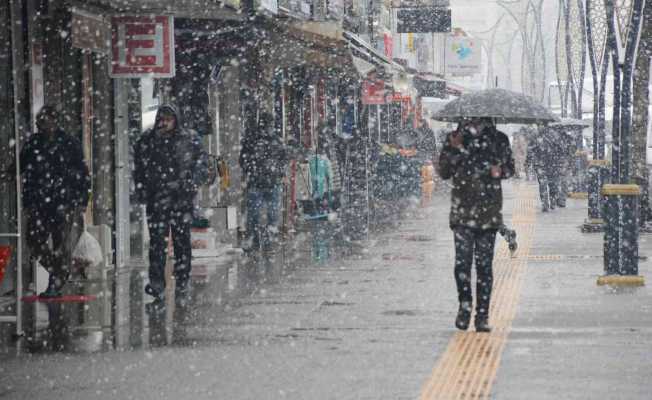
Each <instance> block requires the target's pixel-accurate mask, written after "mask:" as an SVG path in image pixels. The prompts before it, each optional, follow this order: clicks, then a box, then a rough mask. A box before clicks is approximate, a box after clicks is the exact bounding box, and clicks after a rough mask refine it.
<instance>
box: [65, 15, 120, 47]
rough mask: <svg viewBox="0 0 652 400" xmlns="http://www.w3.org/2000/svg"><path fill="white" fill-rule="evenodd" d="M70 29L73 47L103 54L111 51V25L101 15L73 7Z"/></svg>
mask: <svg viewBox="0 0 652 400" xmlns="http://www.w3.org/2000/svg"><path fill="white" fill-rule="evenodd" d="M70 29H71V39H72V46H73V47H76V48H78V49H84V50H90V51H93V52H96V53H102V54H106V53H108V52H109V33H110V32H111V26H110V25H109V23H108V22H107V21H105V20H104V18H102V17H100V16H99V15H94V14H90V13H88V12H85V11H82V10H79V9H77V8H74V7H73V9H72V18H71V24H70Z"/></svg>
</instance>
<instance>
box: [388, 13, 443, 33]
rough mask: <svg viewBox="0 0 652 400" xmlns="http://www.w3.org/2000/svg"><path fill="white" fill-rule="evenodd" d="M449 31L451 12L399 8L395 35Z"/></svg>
mask: <svg viewBox="0 0 652 400" xmlns="http://www.w3.org/2000/svg"><path fill="white" fill-rule="evenodd" d="M450 31H451V10H450V8H443V7H415V8H399V9H398V11H397V13H396V32H397V33H431V32H450Z"/></svg>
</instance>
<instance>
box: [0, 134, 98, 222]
mask: <svg viewBox="0 0 652 400" xmlns="http://www.w3.org/2000/svg"><path fill="white" fill-rule="evenodd" d="M20 169H21V175H22V181H21V182H22V186H23V206H24V207H25V208H26V209H27V210H30V209H37V210H39V211H40V212H42V213H45V214H46V215H53V213H54V212H56V211H57V210H59V211H62V210H74V209H76V208H78V207H82V208H85V207H86V205H87V204H88V198H89V191H90V188H91V181H90V176H89V173H88V168H87V167H86V164H85V163H84V153H83V151H82V146H81V143H80V142H79V140H77V139H75V138H74V137H72V136H70V135H67V134H66V133H65V132H64V131H63V130H61V129H57V131H56V132H55V134H54V137H53V138H49V137H48V135H46V134H43V133H37V134H35V135H32V136H31V137H30V138H29V139H28V140H27V143H25V146H24V147H23V148H22V150H21V152H20ZM14 171H15V165H14V166H12V167H10V168H9V172H10V173H13V172H14Z"/></svg>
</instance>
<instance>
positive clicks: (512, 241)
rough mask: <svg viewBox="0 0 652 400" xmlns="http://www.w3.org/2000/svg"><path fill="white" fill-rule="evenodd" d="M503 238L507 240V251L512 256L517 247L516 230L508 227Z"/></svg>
mask: <svg viewBox="0 0 652 400" xmlns="http://www.w3.org/2000/svg"><path fill="white" fill-rule="evenodd" d="M505 240H507V247H509V253H510V254H511V256H512V257H514V256H515V254H516V250H517V249H518V243H517V242H516V231H515V230H513V229H508V230H507V234H506V235H505Z"/></svg>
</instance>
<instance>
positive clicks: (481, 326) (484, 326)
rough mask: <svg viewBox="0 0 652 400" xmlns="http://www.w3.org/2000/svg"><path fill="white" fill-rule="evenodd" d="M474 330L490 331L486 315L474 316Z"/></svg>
mask: <svg viewBox="0 0 652 400" xmlns="http://www.w3.org/2000/svg"><path fill="white" fill-rule="evenodd" d="M475 331H476V332H491V326H489V318H488V317H476V318H475Z"/></svg>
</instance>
